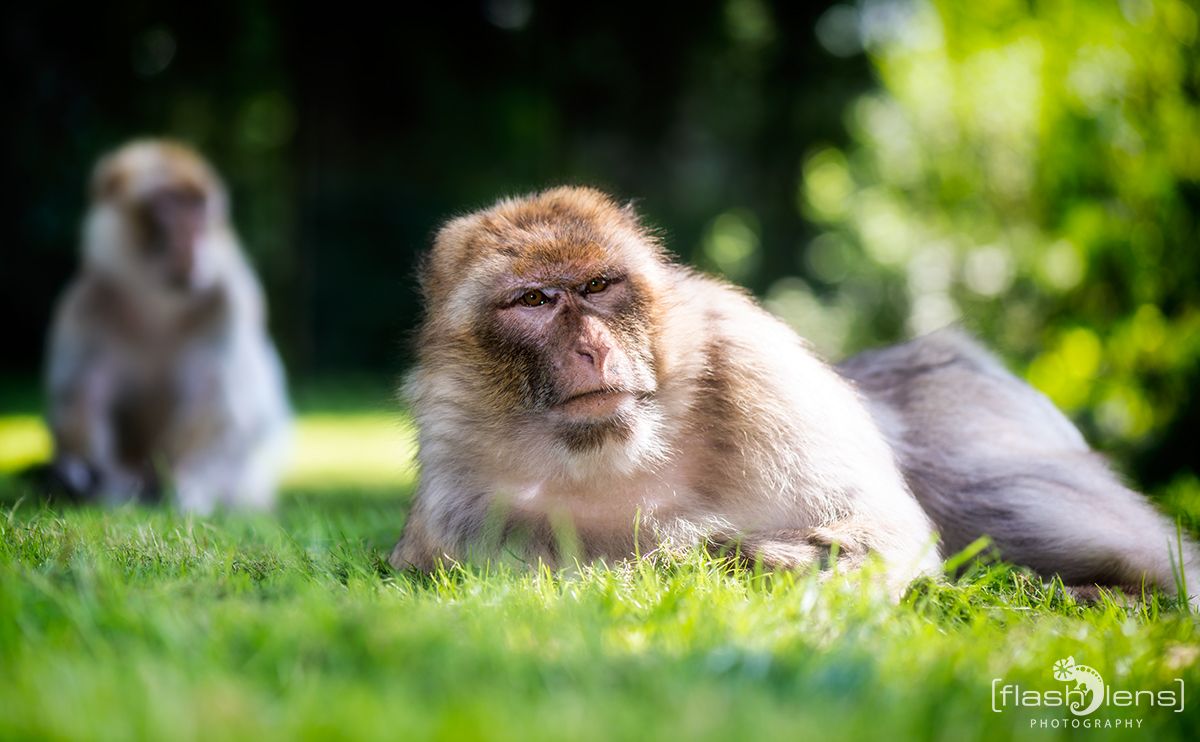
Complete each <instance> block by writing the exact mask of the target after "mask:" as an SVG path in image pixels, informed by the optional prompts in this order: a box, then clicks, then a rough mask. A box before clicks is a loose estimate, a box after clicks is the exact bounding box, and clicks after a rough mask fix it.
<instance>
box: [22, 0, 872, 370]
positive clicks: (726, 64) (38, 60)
mask: <svg viewBox="0 0 1200 742" xmlns="http://www.w3.org/2000/svg"><path fill="white" fill-rule="evenodd" d="M823 9H824V8H823V7H822V4H819V3H782V4H780V5H779V6H778V7H776V8H772V9H770V10H769V12H770V14H771V18H770V23H771V27H772V28H773V29H774V30H773V31H772V38H774V39H776V40H778V39H780V38H781V37H786V38H787V39H788V40H789V42H788V43H774V42H772V43H766V44H760V43H756V42H755V41H754V40H753V39H750V40H746V39H739V38H738V37H737V36H736V27H735V26H731V24H730V22H729V21H730V18H729V14H728V11H727V9H726V7H725V5H724V4H723V3H714V2H686V3H674V4H672V3H631V2H610V3H598V4H595V5H587V6H585V5H583V4H575V3H537V4H536V7H534V6H533V5H531V4H528V3H523V2H491V3H480V2H470V3H446V4H430V5H429V6H421V7H420V8H417V7H415V6H414V7H413V8H403V10H402V11H401V12H397V13H394V14H388V15H383V16H373V15H371V14H369V13H365V12H361V11H358V10H354V9H351V8H349V7H342V6H336V7H335V6H330V5H327V4H311V5H310V4H306V3H278V4H275V3H262V2H247V3H212V4H187V5H180V6H178V7H159V6H158V5H157V4H147V3H140V2H118V3H115V4H107V5H104V6H101V5H92V6H79V7H75V6H74V5H69V6H65V5H56V4H53V3H48V4H44V5H36V6H34V5H28V6H25V7H9V8H8V9H6V10H5V11H3V13H4V17H5V22H4V26H5V32H4V52H5V55H6V57H7V60H6V64H5V67H6V69H7V70H9V72H10V73H11V74H13V79H12V80H11V82H10V84H9V85H8V86H6V95H5V97H6V98H7V103H6V108H8V110H9V112H10V115H9V116H8V118H9V126H10V127H11V130H10V135H9V136H7V137H5V138H4V148H5V150H6V151H5V157H6V159H7V160H8V161H9V163H10V166H9V169H10V172H12V171H15V172H16V173H17V174H19V183H20V186H19V188H18V189H17V190H16V194H15V195H16V198H15V199H13V200H12V201H10V202H9V205H8V207H9V208H11V209H13V212H12V213H11V214H10V215H9V218H8V219H7V220H6V222H7V223H12V224H16V225H17V230H16V234H13V235H10V238H9V239H8V240H5V241H6V242H8V245H7V246H6V247H5V248H4V252H5V258H4V262H5V264H6V270H5V272H7V273H9V275H18V276H21V277H22V279H21V280H20V281H18V282H16V283H15V285H13V286H12V290H10V291H6V292H4V293H3V294H0V312H2V313H3V316H4V317H6V318H7V329H6V335H7V337H6V340H5V343H4V346H5V347H4V355H3V370H4V371H9V372H13V371H20V372H32V371H34V370H36V367H37V365H38V361H39V358H40V352H41V347H42V340H43V333H44V328H45V326H46V323H47V320H48V316H49V312H50V310H51V305H52V302H53V300H54V297H55V295H56V294H57V292H58V291H59V290H60V288H61V287H62V286H63V284H64V283H65V282H66V280H67V279H68V276H69V275H70V273H71V271H72V269H73V267H74V265H75V251H76V238H77V232H78V227H79V221H80V215H81V213H82V210H83V208H84V201H83V197H84V187H83V186H84V180H85V178H86V175H87V173H88V170H89V168H90V166H91V163H92V162H93V161H94V160H95V159H96V157H97V156H98V155H100V154H101V153H102V152H104V151H105V150H107V149H109V148H111V147H114V146H116V145H118V144H119V143H121V142H122V141H123V140H125V139H127V138H129V137H131V136H135V135H142V134H162V133H167V134H171V135H173V136H180V137H182V138H184V139H186V140H188V141H190V142H192V143H194V144H196V145H197V146H199V147H200V148H201V149H202V150H203V151H204V152H205V153H206V154H208V155H209V156H210V157H211V158H212V159H213V160H214V161H215V162H216V164H217V166H218V168H219V169H220V170H221V172H222V173H224V175H225V177H226V179H227V181H228V183H229V186H230V188H231V190H232V194H233V204H234V219H235V221H236V223H237V225H238V227H239V229H240V232H241V234H242V236H243V238H244V240H245V242H246V246H247V249H248V250H249V251H250V253H251V254H252V256H253V258H254V260H255V263H256V264H257V266H258V268H259V270H260V272H261V274H262V278H263V281H264V282H265V284H266V285H267V288H268V293H269V296H270V298H271V310H272V320H271V321H272V325H273V327H274V328H275V331H276V335H277V337H278V339H279V342H280V344H281V346H282V350H283V353H284V356H285V358H286V361H287V363H288V366H289V369H290V371H291V372H292V374H293V375H297V376H301V377H303V376H306V375H310V374H313V373H325V372H344V371H348V370H363V369H369V370H378V371H388V370H390V371H395V370H396V369H397V368H399V367H400V366H401V365H402V364H403V362H404V350H405V348H404V343H403V342H401V339H402V338H403V337H404V335H405V330H406V329H407V328H409V327H410V326H411V325H412V323H413V319H414V314H415V313H416V311H417V306H416V304H415V300H416V297H415V294H414V291H413V289H412V281H411V271H412V267H413V261H414V255H415V254H416V253H417V252H418V251H419V250H421V249H423V248H424V247H425V246H426V245H427V243H428V241H429V238H430V235H431V232H432V231H433V230H434V229H435V228H436V225H437V224H438V223H439V222H440V221H441V220H443V219H445V218H446V217H447V216H448V215H451V214H453V213H455V212H457V211H462V210H466V209H470V208H473V207H475V206H479V205H482V204H485V203H487V202H489V201H491V200H492V199H494V198H496V197H497V196H499V195H502V194H508V193H512V192H519V191H526V190H531V189H536V188H541V187H544V186H546V185H548V184H555V183H564V182H565V183H589V184H595V185H598V186H601V187H603V188H606V189H609V190H611V191H612V192H614V193H616V194H619V195H620V196H622V197H637V198H638V200H639V203H640V206H641V208H642V209H643V210H644V212H645V213H646V214H647V215H648V217H649V219H650V220H651V221H652V222H653V223H654V224H656V225H660V226H661V227H663V228H665V230H666V232H667V234H668V238H669V241H670V243H671V245H672V246H673V248H674V249H675V250H677V251H678V252H680V253H681V254H683V255H684V256H688V255H689V254H690V253H691V251H692V250H693V248H694V246H695V245H696V243H697V240H698V236H699V233H700V230H701V229H702V227H703V225H704V223H705V222H707V221H708V220H709V219H711V218H712V216H713V215H714V214H715V213H717V212H719V211H721V210H722V209H725V208H729V207H730V206H731V205H736V204H746V203H753V204H754V205H755V210H756V213H757V214H758V216H759V218H760V219H761V220H762V226H763V237H764V242H765V243H767V244H778V245H786V246H789V247H793V246H795V245H796V244H798V243H799V242H800V241H801V240H803V239H804V238H805V236H806V234H807V233H808V232H809V231H810V230H809V228H808V227H806V225H805V223H804V221H803V220H802V219H801V216H800V214H799V213H798V212H797V209H796V208H795V199H794V193H795V179H796V173H797V168H798V165H799V162H800V159H801V157H802V154H803V151H804V149H805V148H806V147H808V146H810V145H811V143H812V142H814V141H819V140H826V139H827V140H837V139H838V138H839V137H842V136H844V135H843V134H842V126H841V121H840V120H841V116H842V109H843V106H844V104H845V103H846V102H847V101H848V100H850V98H851V97H853V96H854V95H855V94H856V93H858V92H860V91H861V90H862V89H864V88H865V87H866V86H867V85H868V84H869V82H870V77H869V73H868V69H867V65H866V63H865V60H864V59H863V57H861V56H859V57H857V58H854V59H851V60H840V59H837V58H835V57H832V56H831V55H829V54H826V53H824V52H823V51H822V50H821V49H820V47H819V46H817V45H816V44H815V43H814V42H813V31H812V29H813V25H814V23H815V21H816V19H817V17H818V16H819V15H820V14H821V12H822V11H823ZM67 18H70V22H69V23H66V22H64V21H65V20H66V19H67ZM751 22H753V19H752V20H751ZM795 263H796V261H795V252H794V250H779V251H776V252H774V253H771V254H770V255H769V262H768V264H767V265H766V266H764V270H763V271H762V272H761V273H760V274H758V275H757V276H755V277H753V278H752V279H751V281H750V283H751V284H752V285H753V286H754V287H755V288H758V289H763V288H765V283H764V280H763V279H761V278H760V277H759V276H768V275H778V274H780V273H786V272H794V271H795V270H796V269H797V267H798V266H797V265H796V264H795Z"/></svg>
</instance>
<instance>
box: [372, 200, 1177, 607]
mask: <svg viewBox="0 0 1200 742" xmlns="http://www.w3.org/2000/svg"><path fill="white" fill-rule="evenodd" d="M420 284H421V289H422V293H423V298H424V302H425V305H426V316H425V318H424V322H423V325H422V327H421V329H420V334H419V339H418V343H417V348H418V363H417V365H416V367H415V369H414V370H413V371H412V373H411V375H410V377H409V379H408V382H407V384H406V390H405V391H406V394H407V397H408V399H409V401H410V404H411V406H412V410H413V413H414V415H415V417H416V422H417V425H418V428H419V431H420V432H419V445H420V449H419V462H420V467H421V477H420V484H419V486H418V489H417V493H416V496H415V499H414V501H413V505H412V509H411V512H410V514H409V518H408V521H407V523H406V524H405V528H404V533H403V535H402V537H401V539H400V542H399V543H398V544H397V545H396V548H395V550H394V551H393V553H392V555H391V563H392V565H393V566H395V567H396V568H407V567H415V568H417V569H420V570H430V569H433V568H435V567H436V566H437V565H438V564H439V563H452V562H455V561H459V560H472V559H489V558H493V557H497V556H501V555H504V554H515V555H516V556H517V558H518V559H520V560H522V561H527V562H536V561H538V560H541V561H543V562H546V563H549V564H561V563H563V562H564V561H566V560H567V559H571V558H581V559H584V560H594V559H610V560H623V559H626V558H628V557H631V556H634V555H638V554H642V555H644V554H648V553H652V552H654V551H655V550H657V549H667V550H686V549H689V548H693V547H696V546H703V547H705V548H709V549H716V550H718V551H725V552H726V553H729V552H728V550H729V549H732V550H733V551H732V553H733V554H734V555H735V556H736V557H737V558H741V559H748V560H752V561H754V562H755V563H761V564H763V565H765V566H767V567H770V568H809V567H828V566H831V565H832V564H834V563H836V565H838V566H855V565H859V564H862V563H863V562H864V560H866V559H867V558H869V557H871V558H878V559H879V560H881V561H882V562H883V564H884V565H885V568H886V575H887V576H886V580H887V583H888V585H889V586H890V587H891V588H892V589H893V591H894V593H898V592H899V591H900V590H902V589H903V587H904V586H905V585H906V584H907V583H908V582H909V581H910V580H911V579H912V578H913V577H915V576H918V575H921V574H931V573H935V572H937V571H938V570H939V569H940V555H939V549H938V545H937V543H936V541H937V536H936V535H935V534H938V533H940V535H941V539H942V544H941V549H942V551H943V552H944V553H946V554H950V553H954V552H955V551H956V550H958V549H961V548H962V547H963V546H965V545H967V544H969V543H970V542H972V541H973V540H975V539H976V538H977V537H979V536H981V535H984V534H987V535H989V536H991V537H992V538H993V539H994V543H995V546H996V548H997V549H998V550H999V552H1000V553H1001V555H1002V556H1004V557H1005V558H1007V559H1009V560H1011V561H1014V562H1018V563H1021V564H1025V565H1029V566H1031V567H1033V568H1034V569H1036V570H1038V571H1039V572H1042V573H1045V574H1052V573H1059V574H1061V575H1062V576H1063V577H1064V579H1066V580H1069V581H1071V582H1075V583H1080V584H1083V583H1093V582H1098V583H1102V584H1119V585H1139V584H1141V583H1142V582H1143V581H1145V582H1147V583H1149V584H1150V585H1154V586H1157V587H1160V588H1163V589H1165V590H1168V591H1172V592H1173V591H1174V590H1175V587H1176V582H1175V579H1174V573H1173V568H1172V565H1173V562H1172V554H1178V551H1177V547H1178V546H1180V544H1179V543H1178V542H1177V540H1176V538H1175V530H1174V529H1173V528H1172V527H1171V525H1170V524H1169V522H1168V521H1167V519H1166V518H1164V517H1163V516H1161V515H1158V514H1157V513H1156V512H1155V511H1154V510H1153V509H1152V508H1151V507H1150V505H1149V504H1148V503H1147V502H1146V501H1145V499H1144V498H1142V497H1141V496H1140V495H1137V494H1135V493H1133V492H1131V491H1130V490H1128V489H1125V488H1124V487H1122V486H1121V485H1120V484H1119V483H1118V482H1117V481H1116V479H1115V478H1114V477H1113V475H1112V474H1110V473H1109V471H1108V470H1107V469H1106V468H1105V466H1104V464H1103V463H1102V462H1101V461H1100V460H1099V459H1097V458H1096V457H1095V455H1094V454H1093V453H1091V452H1090V451H1089V450H1088V448H1087V446H1086V444H1084V442H1083V439H1082V437H1081V436H1080V434H1079V433H1078V432H1077V431H1076V430H1075V428H1074V427H1073V426H1072V425H1071V424H1070V423H1069V422H1068V421H1067V420H1066V418H1064V417H1063V416H1062V415H1061V414H1060V413H1059V412H1058V411H1057V410H1055V409H1054V408H1053V406H1052V405H1051V404H1050V403H1049V402H1048V401H1047V400H1046V399H1045V398H1044V397H1042V396H1041V395H1040V394H1039V393H1037V392H1036V391H1034V390H1033V389H1032V388H1030V387H1028V386H1027V385H1025V384H1024V383H1022V382H1020V381H1018V380H1017V379H1016V378H1015V377H1013V376H1011V375H1010V374H1008V373H1007V372H1006V371H1004V370H1003V369H1002V368H1001V367H1000V365H999V363H998V362H996V361H995V360H994V359H992V357H991V356H989V355H988V354H987V353H986V352H984V351H983V350H982V349H980V348H979V347H978V346H977V345H976V344H975V343H974V342H972V341H971V340H970V339H968V338H967V337H966V336H965V335H962V334H960V333H957V332H953V331H951V332H943V333H940V334H935V335H933V336H930V337H927V338H924V339H921V340H917V341H914V342H912V343H909V344H907V345H902V346H899V347H896V348H892V349H888V350H883V351H878V352H875V353H867V354H864V355H861V356H858V357H856V358H854V359H851V360H850V361H847V362H846V363H845V364H844V365H843V366H842V367H841V368H840V369H835V368H832V367H830V366H828V365H826V364H825V363H823V362H822V361H821V360H819V359H818V358H817V357H816V356H815V355H814V354H813V353H812V352H811V351H810V350H809V348H808V346H807V345H806V344H805V342H804V341H803V340H801V339H800V338H799V337H798V336H797V335H796V334H795V333H793V332H792V331H791V330H790V329H789V328H788V327H786V326H785V325H784V324H783V323H782V322H780V321H779V320H777V319H776V318H774V317H772V316H771V315H770V314H768V313H767V312H766V311H764V310H763V309H762V308H760V307H759V306H758V305H757V304H756V303H755V302H754V301H753V300H752V299H751V298H750V297H749V296H747V295H746V294H745V293H744V292H742V291H740V290H738V289H736V288H734V287H732V286H730V285H728V284H726V283H724V282H721V281H719V280H716V279H713V278H709V277H706V276H703V275H700V274H698V273H696V272H694V271H692V270H690V269H688V268H686V267H684V266H681V265H678V264H676V263H674V262H672V260H671V259H670V258H669V257H668V256H667V254H666V252H665V251H664V249H663V247H662V246H661V245H660V244H659V241H658V240H657V239H656V238H655V237H654V236H653V235H652V234H651V233H650V232H649V231H648V230H647V229H646V228H645V227H643V226H642V224H641V223H640V221H639V219H638V217H637V215H636V214H635V213H634V212H633V211H632V209H631V208H628V207H622V206H619V205H618V204H616V203H615V202H614V201H613V200H611V199H610V198H609V197H608V196H606V195H604V194H602V193H600V192H598V191H595V190H591V189H587V188H569V187H568V188H556V189H552V190H548V191H544V192H542V193H538V194H535V195H532V196H528V197H525V198H518V199H509V200H503V201H500V202H499V203H497V204H496V205H494V206H492V207H491V208H488V209H484V210H482V211H478V212H476V213H472V214H468V215H466V216H462V217H459V218H456V219H453V220H452V221H450V222H449V223H448V224H447V225H445V226H444V227H443V228H442V230H441V232H440V233H439V234H438V236H437V238H436V240H435V244H434V246H433V249H432V250H431V251H430V253H429V254H428V255H427V256H426V259H425V262H424V264H423V266H422V269H421V274H420ZM1182 549H1183V559H1184V565H1183V566H1185V567H1186V568H1187V569H1188V570H1189V574H1190V573H1191V572H1192V571H1195V570H1197V569H1200V559H1198V558H1197V551H1196V548H1195V547H1194V546H1193V545H1192V544H1191V543H1190V542H1185V543H1183V544H1182ZM1196 574H1197V576H1200V571H1197V572H1196Z"/></svg>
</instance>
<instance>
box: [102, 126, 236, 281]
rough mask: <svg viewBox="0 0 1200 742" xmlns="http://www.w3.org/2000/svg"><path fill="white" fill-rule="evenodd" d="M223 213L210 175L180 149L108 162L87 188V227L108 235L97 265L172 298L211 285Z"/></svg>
mask: <svg viewBox="0 0 1200 742" xmlns="http://www.w3.org/2000/svg"><path fill="white" fill-rule="evenodd" d="M224 209H225V205H224V195H223V191H222V189H221V187H220V185H219V183H218V182H217V180H216V176H215V174H213V173H212V171H211V170H210V169H209V168H208V166H207V164H205V163H204V161H203V160H201V159H200V158H199V156H198V155H196V154H195V153H193V152H191V151H190V150H187V149H185V148H183V147H181V146H179V145H173V144H166V143H159V142H141V143H137V144H134V145H130V146H128V147H126V148H123V149H121V150H118V151H117V152H116V153H114V154H113V155H110V156H109V157H108V158H106V159H105V160H104V161H103V162H102V163H101V164H100V166H99V167H98V168H97V172H96V175H95V177H94V180H93V221H96V220H99V222H100V223H102V224H104V225H106V228H107V229H109V230H110V232H112V234H111V235H110V237H109V239H108V240H106V241H105V242H106V243H109V244H108V245H107V252H106V253H105V254H104V256H103V258H104V259H105V260H106V261H108V262H109V263H116V264H117V265H119V266H120V267H121V269H122V270H123V271H124V272H125V273H127V274H128V273H133V274H135V275H136V277H137V278H138V280H139V282H140V283H141V284H142V285H148V286H159V287H162V288H165V289H166V290H168V291H171V292H176V293H185V292H189V291H197V290H203V289H205V288H207V287H208V286H210V285H211V284H212V283H213V282H214V281H215V280H216V274H217V269H218V266H219V263H220V260H221V257H222V256H221V255H220V252H221V250H222V249H223V248H224V247H225V246H224V245H223V244H222V241H221V240H219V239H214V237H215V236H216V232H217V231H218V230H219V228H220V226H221V225H223V224H224V221H225V216H224Z"/></svg>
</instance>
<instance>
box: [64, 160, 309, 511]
mask: <svg viewBox="0 0 1200 742" xmlns="http://www.w3.org/2000/svg"><path fill="white" fill-rule="evenodd" d="M81 258H82V265H81V267H80V270H79V273H78V275H77V276H76V277H75V279H74V280H73V281H72V283H71V284H70V286H69V287H68V288H67V290H66V292H65V293H64V295H63V296H62V298H61V299H60V301H59V304H58V307H57V311H56V315H55V318H54V322H53V326H52V328H51V333H50V340H49V354H48V359H47V366H46V377H45V381H46V390H47V397H48V402H49V411H48V421H49V425H50V429H51V432H52V435H53V439H54V460H53V463H52V472H53V474H54V477H55V479H56V480H57V481H58V482H59V483H60V484H61V485H62V486H65V488H66V489H67V490H68V491H69V492H70V493H71V494H72V495H74V496H76V497H79V498H81V499H85V500H99V501H103V502H122V501H126V500H133V499H137V500H154V499H157V498H158V497H160V496H161V495H162V494H163V493H166V492H169V493H172V494H173V496H174V497H175V500H176V502H177V504H178V505H179V507H181V508H182V509H184V510H188V511H198V512H208V511H210V510H212V509H213V508H214V507H216V506H218V505H222V506H234V507H239V506H246V507H254V508H263V507H268V506H270V504H271V503H272V500H273V497H274V492H275V486H276V480H277V477H278V475H279V472H280V468H281V465H282V464H283V462H284V459H285V456H286V449H287V440H288V437H289V435H288V434H289V428H290V413H289V410H288V403H287V395H286V390H285V383H284V375H283V369H282V366H281V364H280V361H279V358H278V355H277V354H276V351H275V348H274V346H273V344H272V342H271V339H270V337H269V336H268V334H267V329H266V321H265V307H264V302H263V295H262V290H261V288H260V286H259V283H258V280H257V278H256V277H255V275H254V272H253V270H252V269H251V267H250V266H249V264H248V263H247V261H246V258H245V256H244V255H243V253H242V250H241V246H240V245H239V243H238V239H237V236H236V235H235V234H234V232H233V227H232V225H231V223H230V218H229V205H228V196H227V194H226V191H225V188H224V186H223V185H222V183H221V181H220V179H219V177H218V176H217V174H216V173H215V172H214V171H213V169H212V168H211V167H210V165H209V164H208V163H207V162H206V161H205V160H204V159H203V158H202V157H201V156H200V155H199V154H197V153H196V152H195V151H193V150H191V149H189V148H188V147H186V146H184V145H182V144H179V143H176V142H171V141H163V140H141V141H134V142H131V143H129V144H126V145H125V146H123V147H121V148H120V149H118V150H116V151H114V152H112V153H110V154H108V155H106V156H105V157H103V158H102V159H101V160H100V161H99V163H98V164H97V165H96V168H95V171H94V173H93V174H92V179H91V188H90V207H89V210H88V213H87V216H86V219H85V222H84V227H83V245H82V255H81Z"/></svg>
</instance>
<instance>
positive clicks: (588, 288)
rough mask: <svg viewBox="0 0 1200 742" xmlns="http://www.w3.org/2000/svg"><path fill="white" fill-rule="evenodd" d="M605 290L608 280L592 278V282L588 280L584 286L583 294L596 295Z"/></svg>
mask: <svg viewBox="0 0 1200 742" xmlns="http://www.w3.org/2000/svg"><path fill="white" fill-rule="evenodd" d="M606 288H608V279H607V278H593V279H592V280H590V281H588V282H587V283H586V284H584V286H583V293H585V294H598V293H600V292H601V291H603V290H605V289H606Z"/></svg>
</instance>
